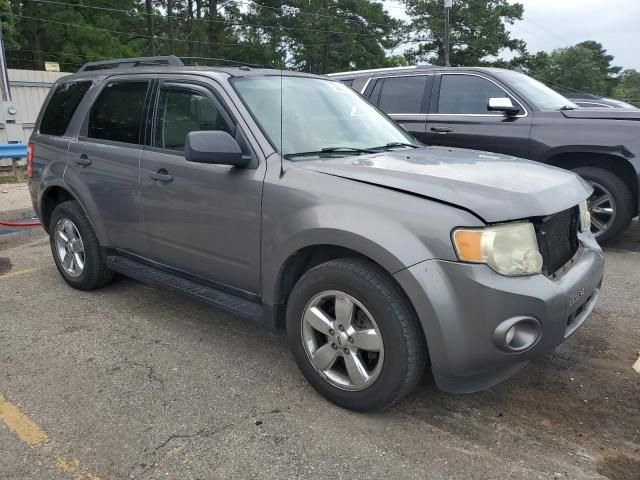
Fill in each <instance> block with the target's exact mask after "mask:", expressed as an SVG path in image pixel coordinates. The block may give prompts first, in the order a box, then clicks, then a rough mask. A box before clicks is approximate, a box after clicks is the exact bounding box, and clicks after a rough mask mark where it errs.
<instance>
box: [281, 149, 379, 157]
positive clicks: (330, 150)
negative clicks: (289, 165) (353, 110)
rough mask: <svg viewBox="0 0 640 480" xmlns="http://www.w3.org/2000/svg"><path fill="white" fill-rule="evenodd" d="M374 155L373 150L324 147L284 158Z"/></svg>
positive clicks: (291, 154) (287, 155) (289, 154)
mask: <svg viewBox="0 0 640 480" xmlns="http://www.w3.org/2000/svg"><path fill="white" fill-rule="evenodd" d="M341 152H345V153H376V151H375V150H372V149H369V148H355V147H325V148H322V149H320V150H313V151H311V152H297V153H287V154H286V155H285V158H290V157H308V156H311V155H322V154H323V153H341Z"/></svg>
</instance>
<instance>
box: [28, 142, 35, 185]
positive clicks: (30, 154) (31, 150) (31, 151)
mask: <svg viewBox="0 0 640 480" xmlns="http://www.w3.org/2000/svg"><path fill="white" fill-rule="evenodd" d="M34 154H35V147H34V146H33V143H31V142H29V144H28V145H27V176H28V177H29V178H31V177H33V156H34Z"/></svg>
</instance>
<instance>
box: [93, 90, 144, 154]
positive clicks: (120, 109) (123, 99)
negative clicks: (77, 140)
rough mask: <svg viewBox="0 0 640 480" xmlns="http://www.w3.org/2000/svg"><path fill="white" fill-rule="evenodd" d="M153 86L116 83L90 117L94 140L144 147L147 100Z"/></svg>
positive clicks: (97, 101) (104, 95)
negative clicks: (143, 136)
mask: <svg viewBox="0 0 640 480" xmlns="http://www.w3.org/2000/svg"><path fill="white" fill-rule="evenodd" d="M148 86H149V82H113V83H110V84H108V85H107V86H106V87H105V88H104V90H103V91H102V92H101V93H100V96H99V97H98V98H97V100H96V101H95V103H94V104H93V106H92V107H91V111H90V113H89V125H88V129H87V135H88V136H89V137H90V138H97V139H100V140H111V141H115V142H124V143H140V136H141V135H140V134H141V131H142V117H143V113H142V112H143V110H144V100H145V96H146V93H147V87H148Z"/></svg>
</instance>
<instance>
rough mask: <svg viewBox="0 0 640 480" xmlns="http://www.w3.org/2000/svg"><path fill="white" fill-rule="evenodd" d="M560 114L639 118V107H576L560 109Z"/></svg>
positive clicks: (571, 116)
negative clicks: (573, 108)
mask: <svg viewBox="0 0 640 480" xmlns="http://www.w3.org/2000/svg"><path fill="white" fill-rule="evenodd" d="M562 114H563V115H564V116H565V117H567V118H589V119H610V120H640V109H635V108H576V109H575V110H562Z"/></svg>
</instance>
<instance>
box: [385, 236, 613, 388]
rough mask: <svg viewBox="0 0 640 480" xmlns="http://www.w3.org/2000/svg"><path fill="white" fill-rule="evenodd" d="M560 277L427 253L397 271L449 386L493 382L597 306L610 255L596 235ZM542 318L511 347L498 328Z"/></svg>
mask: <svg viewBox="0 0 640 480" xmlns="http://www.w3.org/2000/svg"><path fill="white" fill-rule="evenodd" d="M581 243H582V246H581V251H580V252H579V254H578V256H577V257H576V258H575V259H574V260H573V263H572V265H571V266H570V267H569V268H567V269H566V271H565V272H564V273H563V274H562V275H561V276H559V277H558V278H555V279H551V278H548V277H546V276H544V275H534V276H530V277H506V276H502V275H499V274H497V273H495V272H494V271H493V270H491V269H490V268H488V267H487V266H484V265H470V264H463V263H457V262H449V261H442V260H428V261H426V262H422V263H420V264H418V265H415V266H413V267H411V268H409V269H406V270H403V271H401V272H399V273H397V274H396V275H395V277H396V279H397V280H398V282H399V283H400V285H401V286H402V287H403V288H404V290H405V292H407V295H408V296H409V298H410V300H411V301H412V303H413V305H414V307H415V309H416V311H417V313H418V316H419V318H420V321H421V323H422V326H423V329H424V332H425V335H426V337H427V344H428V347H429V356H430V359H431V367H432V370H433V374H434V377H435V380H436V383H437V384H438V386H439V387H440V388H441V389H443V390H445V391H450V392H473V391H478V390H483V389H486V388H490V387H491V386H493V385H495V384H497V383H499V382H501V381H503V380H505V379H506V378H508V377H509V376H511V375H513V374H514V373H516V372H517V371H518V370H520V369H521V368H522V367H524V366H525V365H526V364H527V362H528V361H530V360H531V359H534V358H537V357H540V356H542V355H544V354H546V353H548V352H549V351H552V350H553V349H555V348H556V347H557V346H558V345H559V344H560V343H562V342H563V341H564V340H565V339H566V338H568V337H569V336H570V335H572V334H573V333H574V332H575V331H576V330H577V329H578V328H579V327H580V326H581V325H582V324H583V322H584V321H585V320H586V318H587V317H588V315H589V313H590V312H591V310H592V309H593V307H594V305H595V303H596V300H597V297H598V293H599V289H600V286H601V283H602V276H603V270H604V257H603V254H602V250H601V249H600V247H599V246H598V245H597V243H596V242H595V240H593V237H591V236H590V235H588V236H587V235H585V236H584V238H582V239H581ZM522 316H526V317H529V318H533V319H534V320H536V321H537V322H538V325H539V332H538V336H537V338H536V340H535V342H533V344H532V345H531V346H530V347H528V348H526V349H523V350H521V351H518V352H513V351H505V350H504V349H502V348H501V347H500V346H499V345H497V343H496V340H495V337H494V332H495V331H496V329H497V327H498V326H499V325H500V324H501V323H503V322H505V321H506V320H509V319H512V318H514V317H522Z"/></svg>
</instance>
